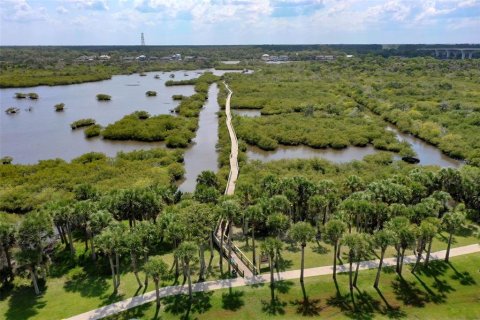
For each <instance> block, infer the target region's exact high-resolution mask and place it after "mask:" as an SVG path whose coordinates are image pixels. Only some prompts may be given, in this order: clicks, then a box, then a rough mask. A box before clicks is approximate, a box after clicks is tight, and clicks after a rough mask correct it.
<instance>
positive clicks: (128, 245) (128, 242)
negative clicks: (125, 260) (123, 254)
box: [123, 229, 143, 287]
mask: <svg viewBox="0 0 480 320" xmlns="http://www.w3.org/2000/svg"><path fill="white" fill-rule="evenodd" d="M123 244H124V246H125V249H126V251H127V252H129V253H130V258H131V263H132V271H133V274H134V275H135V279H136V280H137V283H138V286H139V287H143V283H142V281H140V278H139V277H138V256H139V255H141V254H142V253H143V252H142V239H141V236H140V234H139V233H137V232H134V231H133V229H131V230H130V231H128V232H127V233H126V234H125V236H124V239H123Z"/></svg>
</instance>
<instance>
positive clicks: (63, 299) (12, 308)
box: [0, 230, 480, 319]
mask: <svg viewBox="0 0 480 320" xmlns="http://www.w3.org/2000/svg"><path fill="white" fill-rule="evenodd" d="M462 234H463V236H462V235H458V236H456V237H455V243H454V246H463V245H467V244H472V243H478V240H477V239H475V238H474V237H473V235H472V234H471V233H470V232H467V231H466V230H465V232H463V233H462ZM239 244H240V245H241V246H242V245H243V244H244V242H239ZM259 244H260V242H257V245H259ZM320 244H321V247H318V245H317V244H316V243H310V244H309V245H308V246H307V248H306V264H305V267H306V268H311V267H318V266H324V265H331V264H332V263H333V259H332V254H333V253H332V250H331V247H330V246H328V245H326V244H325V243H323V242H321V243H320ZM76 248H77V256H76V259H75V260H73V259H71V258H70V255H69V253H68V250H67V251H65V250H63V246H62V248H60V250H59V252H58V253H57V254H56V255H55V258H54V259H55V260H56V262H57V263H54V264H53V266H52V267H51V268H50V271H49V276H48V277H47V282H46V283H43V284H42V287H41V290H42V295H41V296H39V297H36V296H35V294H34V291H33V288H32V286H31V281H30V279H29V278H22V277H16V279H15V281H14V286H13V287H12V288H3V289H2V290H1V291H0V319H58V318H63V317H69V316H73V315H75V314H79V313H82V312H85V311H89V310H92V309H95V308H98V307H101V306H104V305H107V304H109V303H112V302H115V301H119V300H122V299H126V298H129V297H132V296H135V295H138V294H142V293H143V292H144V288H141V289H139V288H138V286H137V282H136V280H135V277H134V275H133V273H132V272H131V268H130V264H129V263H128V262H125V263H123V265H122V268H121V269H122V271H123V273H122V276H121V285H120V287H119V293H118V295H116V296H113V295H112V292H113V288H112V281H111V275H110V269H109V266H108V264H107V261H106V259H105V258H103V259H101V260H100V261H99V262H98V263H97V265H96V266H94V265H92V264H91V262H90V260H89V256H88V252H87V254H86V255H85V254H84V247H83V243H81V242H77V243H76ZM445 248H446V243H445V239H443V238H442V237H439V238H438V239H436V240H435V244H434V248H433V249H434V251H436V250H441V249H445ZM170 249H171V248H164V249H163V251H159V252H158V254H160V255H162V256H163V258H164V260H165V261H166V262H167V263H168V264H169V265H172V262H173V254H172V251H171V250H170ZM243 249H244V248H243ZM246 251H247V255H248V256H249V258H250V255H251V254H250V253H249V252H248V250H246ZM282 255H283V259H284V269H285V270H293V269H299V268H300V251H299V250H298V249H296V248H295V247H290V245H286V247H285V250H284V251H283V253H282ZM390 255H393V250H391V252H390ZM206 258H207V259H208V258H209V253H208V252H206ZM372 258H374V257H372ZM218 260H219V255H218V252H215V258H214V260H213V262H212V266H213V268H212V272H211V273H210V274H209V276H208V279H207V280H213V279H218V278H220V272H219V267H218V264H219V262H218ZM60 261H61V263H58V262H60ZM455 261H457V260H455ZM465 261H469V260H468V259H466V260H465ZM207 262H208V260H207ZM477 262H478V259H477ZM479 264H480V263H479ZM477 265H478V264H477ZM263 267H264V268H263V269H262V271H263V272H267V271H268V269H267V265H264V266H263ZM462 267H463V265H462ZM224 269H225V271H226V270H227V265H226V262H224ZM193 273H194V275H193V277H192V280H193V281H194V282H195V281H196V280H197V276H196V275H195V273H196V267H195V268H194V270H193ZM470 273H472V272H470ZM477 274H478V272H477ZM472 276H473V274H472ZM140 277H141V279H144V274H143V273H142V272H140ZM342 277H343V276H342ZM387 277H388V275H387ZM342 279H343V278H342ZM181 280H182V278H180V281H181ZM341 281H343V280H341ZM310 282H312V280H308V282H307V283H310ZM371 282H372V281H371ZM477 282H478V283H480V281H477ZM172 283H173V280H170V281H166V282H165V283H164V285H171V284H172ZM372 283H373V282H372ZM295 288H296V286H294V287H293V288H292V290H291V292H292V293H294V292H295V290H297V289H298V288H297V289H295ZM153 289H154V287H153V283H152V281H150V284H149V286H148V288H147V289H146V291H147V292H148V291H151V290H153ZM264 290H267V288H265V289H264ZM311 290H314V288H313V289H311ZM330 291H331V290H330ZM235 292H236V291H235ZM253 292H257V291H255V290H253ZM313 292H314V291H312V293H313ZM252 294H253V293H252ZM294 295H295V294H294ZM268 296H269V295H268V292H267V293H265V294H263V293H262V294H261V297H262V299H268ZM248 297H249V299H250V294H248ZM299 297H300V295H299ZM172 299H179V301H178V304H179V305H180V306H181V305H182V303H185V302H182V301H181V299H182V298H181V297H177V298H172ZM212 299H214V298H212ZM218 299H220V300H221V299H222V298H221V297H220V298H218ZM255 299H257V300H258V299H260V298H259V297H258V296H257V297H256V298H255ZM257 302H258V301H257ZM246 304H247V305H249V302H247V303H246ZM179 308H180V307H179ZM197 308H198V307H197ZM260 309H261V307H260V308H259V309H258V310H260ZM258 310H254V311H253V313H252V314H253V315H255V316H256V315H257V313H258ZM218 312H219V313H221V314H224V313H225V314H229V312H230V311H228V312H227V311H225V310H222V309H221V308H219V310H218ZM172 317H173V318H178V314H177V315H175V314H172ZM202 317H203V315H202ZM245 317H246V318H248V313H247V314H246V315H245ZM206 318H208V317H206Z"/></svg>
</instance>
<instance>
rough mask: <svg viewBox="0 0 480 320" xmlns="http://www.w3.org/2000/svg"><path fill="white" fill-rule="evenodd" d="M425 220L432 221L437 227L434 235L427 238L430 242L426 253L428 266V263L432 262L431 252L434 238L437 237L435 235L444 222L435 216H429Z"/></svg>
mask: <svg viewBox="0 0 480 320" xmlns="http://www.w3.org/2000/svg"><path fill="white" fill-rule="evenodd" d="M425 221H426V222H428V223H430V224H431V225H432V226H433V227H434V228H435V230H434V232H432V234H433V235H432V236H431V237H429V238H427V239H426V241H427V242H428V247H427V253H426V255H425V266H427V265H428V263H429V262H430V253H431V252H432V243H433V239H434V238H435V235H436V234H437V233H438V231H439V230H440V226H441V223H442V222H441V220H440V219H438V218H433V217H432V218H427V219H425ZM432 231H433V230H432Z"/></svg>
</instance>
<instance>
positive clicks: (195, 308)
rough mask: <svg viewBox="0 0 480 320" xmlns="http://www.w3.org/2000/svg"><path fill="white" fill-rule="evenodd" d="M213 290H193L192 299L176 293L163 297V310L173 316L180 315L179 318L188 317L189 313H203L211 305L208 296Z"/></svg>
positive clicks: (209, 296)
mask: <svg viewBox="0 0 480 320" xmlns="http://www.w3.org/2000/svg"><path fill="white" fill-rule="evenodd" d="M212 294H213V292H195V293H194V294H193V299H192V301H190V297H189V296H188V295H185V294H178V295H175V296H170V297H166V298H164V300H163V301H164V305H165V311H166V312H169V313H171V314H173V315H175V316H180V319H190V312H191V313H205V312H207V311H208V310H209V309H210V308H211V307H212V304H211V303H210V298H211V296H212Z"/></svg>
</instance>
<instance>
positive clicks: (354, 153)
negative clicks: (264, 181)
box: [247, 146, 377, 163]
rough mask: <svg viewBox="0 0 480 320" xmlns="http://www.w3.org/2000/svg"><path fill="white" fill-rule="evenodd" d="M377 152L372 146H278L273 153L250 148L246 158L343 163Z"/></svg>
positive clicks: (264, 160)
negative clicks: (318, 160) (321, 147)
mask: <svg viewBox="0 0 480 320" xmlns="http://www.w3.org/2000/svg"><path fill="white" fill-rule="evenodd" d="M375 152H377V151H376V150H375V149H374V148H373V147H372V146H367V147H363V148H362V147H348V148H345V149H340V150H337V149H314V148H311V147H307V146H279V147H278V148H277V149H276V150H274V151H265V150H262V149H260V148H258V147H253V146H250V147H248V149H247V157H248V158H249V159H251V160H260V161H263V162H266V161H273V160H281V159H314V158H323V159H326V160H329V161H331V162H334V163H345V162H349V161H352V160H362V159H363V157H365V156H367V155H370V154H374V153H375Z"/></svg>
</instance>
